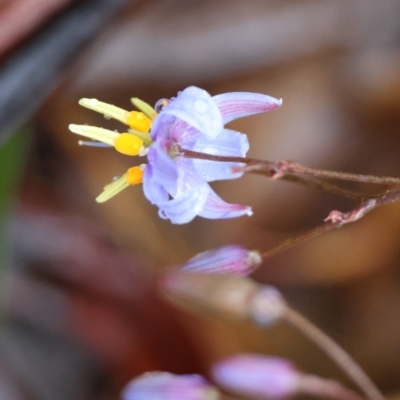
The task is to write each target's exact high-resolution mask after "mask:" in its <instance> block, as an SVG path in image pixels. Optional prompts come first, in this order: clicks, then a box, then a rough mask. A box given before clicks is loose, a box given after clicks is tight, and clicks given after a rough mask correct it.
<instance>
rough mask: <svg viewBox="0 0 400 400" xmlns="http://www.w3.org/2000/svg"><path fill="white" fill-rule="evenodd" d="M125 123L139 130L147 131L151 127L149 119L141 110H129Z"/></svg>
mask: <svg viewBox="0 0 400 400" xmlns="http://www.w3.org/2000/svg"><path fill="white" fill-rule="evenodd" d="M126 124H127V125H129V126H130V127H131V128H132V129H135V130H137V131H139V132H148V131H149V130H150V127H151V119H150V118H148V117H146V116H145V115H144V114H143V113H142V112H139V111H131V112H130V113H128V117H127V119H126Z"/></svg>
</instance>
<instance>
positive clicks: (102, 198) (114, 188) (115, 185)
mask: <svg viewBox="0 0 400 400" xmlns="http://www.w3.org/2000/svg"><path fill="white" fill-rule="evenodd" d="M126 177H127V174H126V173H125V174H123V175H122V176H121V177H120V178H118V179H117V180H115V181H114V182H111V183H110V184H108V185H107V186H106V187H105V188H104V190H103V192H102V193H101V194H100V195H99V196H97V198H96V201H97V202H98V203H104V202H106V201H107V200H110V199H111V197H114V196H115V195H116V194H118V193H119V192H121V191H122V190H124V189H126V188H127V187H129V183H128V182H127V181H126Z"/></svg>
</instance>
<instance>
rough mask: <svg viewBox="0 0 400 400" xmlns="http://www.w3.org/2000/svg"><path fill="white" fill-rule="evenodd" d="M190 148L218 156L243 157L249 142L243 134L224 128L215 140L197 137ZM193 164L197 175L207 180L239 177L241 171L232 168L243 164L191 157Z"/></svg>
mask: <svg viewBox="0 0 400 400" xmlns="http://www.w3.org/2000/svg"><path fill="white" fill-rule="evenodd" d="M192 150H194V151H198V152H200V153H206V154H212V155H218V156H228V157H244V156H245V155H246V153H247V151H248V150H249V142H248V140H247V136H246V135H245V134H243V133H240V132H236V131H232V130H230V129H224V130H223V131H222V132H221V134H220V135H219V136H218V137H217V138H216V139H215V140H210V139H207V138H205V137H204V136H203V137H200V138H198V139H197V140H196V142H195V143H194V145H193V148H192ZM193 165H194V166H195V168H196V170H197V172H198V173H199V175H200V176H201V177H202V178H203V179H205V180H206V181H207V182H212V181H216V180H221V179H236V178H240V177H241V176H242V175H243V172H233V171H232V168H235V167H241V166H244V164H242V163H228V162H218V161H217V162H216V161H209V160H201V159H193Z"/></svg>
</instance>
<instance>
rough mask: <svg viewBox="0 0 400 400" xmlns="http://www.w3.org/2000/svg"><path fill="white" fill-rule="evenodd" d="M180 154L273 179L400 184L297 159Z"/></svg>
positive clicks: (196, 153) (190, 151)
mask: <svg viewBox="0 0 400 400" xmlns="http://www.w3.org/2000/svg"><path fill="white" fill-rule="evenodd" d="M179 150H180V154H181V155H183V156H184V157H187V158H197V159H201V160H210V161H219V162H235V163H242V164H245V166H244V167H243V169H242V171H244V172H261V171H263V172H266V174H267V175H268V176H270V177H271V178H273V179H281V178H282V177H283V176H286V175H288V174H292V175H293V174H299V175H310V176H316V177H319V178H329V179H338V180H343V181H353V182H364V183H373V184H377V185H400V178H393V177H388V176H375V175H362V174H352V173H348V172H339V171H328V170H324V169H316V168H309V167H306V166H304V165H302V164H300V163H298V162H296V161H292V160H284V161H278V162H275V161H268V160H258V159H255V158H246V157H228V156H216V155H212V154H205V153H199V152H197V151H192V150H187V149H183V148H180V149H179Z"/></svg>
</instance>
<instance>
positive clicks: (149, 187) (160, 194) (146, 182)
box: [143, 165, 169, 204]
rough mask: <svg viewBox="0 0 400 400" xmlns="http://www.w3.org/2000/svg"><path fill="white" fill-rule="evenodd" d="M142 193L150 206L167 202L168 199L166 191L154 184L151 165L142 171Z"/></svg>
mask: <svg viewBox="0 0 400 400" xmlns="http://www.w3.org/2000/svg"><path fill="white" fill-rule="evenodd" d="M143 192H144V195H145V196H146V198H147V200H149V201H150V203H152V204H157V203H160V202H163V201H167V200H168V198H169V196H168V192H167V191H166V189H165V188H164V187H163V186H162V185H160V184H158V183H155V182H154V180H153V169H152V166H151V165H146V169H145V170H144V175H143Z"/></svg>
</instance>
